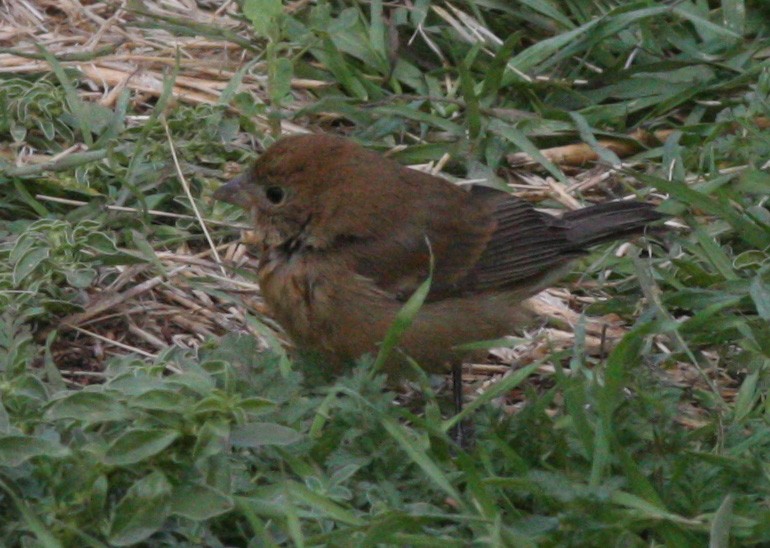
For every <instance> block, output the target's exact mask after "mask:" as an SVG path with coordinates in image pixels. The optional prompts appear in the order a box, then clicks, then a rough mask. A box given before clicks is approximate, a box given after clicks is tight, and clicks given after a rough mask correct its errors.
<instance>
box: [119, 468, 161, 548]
mask: <svg viewBox="0 0 770 548" xmlns="http://www.w3.org/2000/svg"><path fill="white" fill-rule="evenodd" d="M170 496H171V484H170V483H169V482H168V480H167V479H166V477H165V476H164V475H163V474H161V473H160V472H153V473H151V474H150V475H149V476H147V477H145V478H142V479H141V480H140V481H138V482H136V483H135V484H134V485H133V486H132V487H131V488H130V489H129V490H128V492H127V493H126V496H125V497H123V500H121V501H120V503H119V504H118V505H117V507H116V508H115V514H114V517H113V519H112V527H111V528H110V543H111V544H112V545H115V546H130V545H132V544H136V543H139V542H142V541H143V540H145V539H147V538H148V537H149V536H150V535H152V534H153V533H155V532H156V531H157V530H158V529H160V528H161V527H162V526H163V523H164V522H165V521H166V518H167V517H168V515H169V513H170V504H169V499H170Z"/></svg>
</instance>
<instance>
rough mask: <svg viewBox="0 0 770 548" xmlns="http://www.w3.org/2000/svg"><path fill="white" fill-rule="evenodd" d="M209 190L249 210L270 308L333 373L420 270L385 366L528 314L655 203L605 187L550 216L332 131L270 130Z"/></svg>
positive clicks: (430, 361) (421, 360) (377, 337)
mask: <svg viewBox="0 0 770 548" xmlns="http://www.w3.org/2000/svg"><path fill="white" fill-rule="evenodd" d="M213 197H214V199H216V200H220V201H224V202H227V203H230V204H235V205H237V206H240V207H242V208H243V209H244V210H246V211H247V212H248V213H249V214H250V215H251V221H252V223H253V226H254V235H253V238H252V240H253V241H255V242H256V244H257V247H258V253H259V263H258V267H257V277H258V281H259V285H260V289H261V292H262V295H263V298H264V300H265V303H266V304H267V307H268V309H269V312H270V313H271V315H272V316H273V318H274V319H275V320H276V321H277V322H278V323H279V324H280V325H281V326H282V327H283V329H284V330H285V331H286V333H287V334H288V336H289V337H290V338H291V339H292V341H293V342H294V343H295V345H296V346H297V347H298V348H299V350H300V351H301V352H303V353H305V354H306V355H309V356H313V357H314V358H315V359H317V360H318V361H319V363H321V364H323V367H325V368H327V369H328V370H329V372H330V373H339V372H342V371H344V370H345V368H346V367H348V366H349V365H350V364H352V363H354V362H355V361H356V360H357V359H358V358H360V357H362V356H364V355H367V354H369V355H373V354H376V353H377V351H378V349H379V348H380V345H381V342H382V341H383V339H384V338H385V335H386V333H387V332H388V330H389V329H390V327H391V326H392V324H393V322H394V319H395V318H396V314H397V313H398V312H399V310H401V309H402V307H403V306H404V303H405V302H406V301H407V300H408V299H409V298H410V296H411V295H412V294H413V293H414V292H415V291H416V290H417V288H418V287H420V286H421V284H423V283H424V282H425V281H426V280H427V279H428V278H429V277H430V282H429V283H430V286H429V290H428V292H427V295H426V296H425V299H424V302H423V303H422V306H421V307H420V308H419V310H418V311H417V313H416V314H415V315H414V317H413V318H412V321H411V324H410V325H409V327H408V328H407V329H406V330H405V331H404V332H403V333H402V334H401V336H400V339H399V340H398V343H397V348H396V351H394V352H391V353H390V355H389V357H388V358H387V360H386V361H385V363H384V370H385V372H386V373H387V374H388V375H389V376H390V377H393V378H396V379H399V378H401V377H404V376H407V377H408V376H409V371H410V370H411V369H412V366H411V365H409V358H411V360H413V361H414V362H416V363H417V364H418V365H419V366H420V367H421V368H422V369H423V370H425V371H426V372H428V373H446V372H449V371H450V370H452V367H453V365H452V364H457V363H458V362H461V361H462V360H463V359H466V358H467V357H468V351H467V350H465V349H464V348H463V345H465V346H466V347H467V343H471V342H474V341H484V340H492V339H498V338H500V337H503V336H506V335H510V334H512V333H513V332H514V331H515V329H516V328H517V327H520V326H521V325H523V324H526V323H527V322H528V321H529V320H530V317H531V313H530V312H529V311H528V310H527V309H526V306H525V304H524V303H525V301H526V300H527V299H528V298H530V297H532V296H533V295H535V294H536V293H538V292H540V291H541V290H543V289H545V288H547V287H549V286H550V285H552V284H554V283H555V282H556V281H558V280H559V278H561V277H563V276H564V275H565V274H567V273H568V272H569V270H570V263H571V262H572V261H573V260H574V259H576V258H578V257H581V256H584V255H585V254H586V253H587V252H588V250H589V248H591V247H592V246H594V245H597V244H601V243H604V242H609V241H613V240H618V239H623V238H628V237H632V236H635V235H639V234H641V233H643V232H644V231H645V230H646V229H647V228H648V227H649V226H650V225H651V224H653V223H655V222H656V221H659V220H661V219H662V218H663V215H662V214H661V213H659V212H658V211H656V208H655V206H654V205H652V204H648V203H645V202H640V201H622V200H618V201H609V202H605V203H600V204H597V205H592V206H589V207H585V208H582V209H578V210H575V211H568V212H566V213H564V214H562V215H560V216H555V215H551V214H548V213H545V212H541V211H539V210H537V209H536V208H534V207H533V206H532V205H531V203H529V202H527V201H526V200H522V199H520V198H517V197H515V196H513V195H512V194H510V193H508V192H505V191H501V190H497V189H493V188H490V187H486V186H480V185H473V186H471V188H463V187H461V186H459V185H456V184H454V183H451V182H449V181H448V180H446V179H444V178H441V177H438V176H434V175H430V174H428V173H424V172H420V171H417V170H414V169H411V168H409V167H406V166H403V165H401V164H400V163H398V162H397V161H395V160H393V159H390V158H387V157H385V156H382V155H381V154H379V153H377V152H374V151H371V150H368V149H367V148H365V147H363V146H361V145H359V144H357V143H356V142H355V141H353V140H351V139H349V138H346V137H341V136H336V135H331V134H302V135H291V136H287V137H283V138H280V139H278V140H277V141H276V142H275V143H274V144H272V146H270V147H269V148H268V149H267V150H265V152H264V153H263V154H262V155H261V156H260V157H259V158H258V159H257V160H256V161H255V162H254V163H252V164H251V165H250V166H249V167H248V168H246V169H245V170H244V171H243V172H242V173H241V174H240V175H239V176H237V177H236V178H234V179H233V180H231V181H229V182H227V183H225V184H224V185H223V186H220V187H219V188H218V189H217V190H216V191H215V192H214V195H213Z"/></svg>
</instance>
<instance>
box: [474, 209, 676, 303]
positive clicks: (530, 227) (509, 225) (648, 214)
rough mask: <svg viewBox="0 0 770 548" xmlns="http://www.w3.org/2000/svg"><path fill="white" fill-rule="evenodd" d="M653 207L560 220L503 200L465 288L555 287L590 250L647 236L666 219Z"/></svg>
mask: <svg viewBox="0 0 770 548" xmlns="http://www.w3.org/2000/svg"><path fill="white" fill-rule="evenodd" d="M661 217H662V215H661V214H659V213H658V212H656V211H655V208H654V206H653V205H651V204H647V203H643V202H635V201H616V202H607V203H603V204H599V205H595V206H590V207H586V208H583V209H579V210H576V211H570V212H567V213H565V214H564V215H562V216H561V217H555V216H553V215H548V214H546V213H541V212H539V211H537V210H535V209H534V208H533V207H532V206H531V205H530V204H529V203H528V202H525V201H523V200H520V199H518V198H516V197H514V196H510V195H509V196H506V197H504V198H498V201H497V207H496V208H495V212H494V219H495V229H494V231H493V232H492V236H491V238H490V239H489V242H488V243H487V245H486V247H485V249H484V251H483V253H482V254H481V256H480V257H479V260H478V262H477V263H476V264H475V266H474V267H473V269H472V270H471V271H470V273H469V274H468V277H467V278H466V280H465V283H464V284H463V288H464V289H465V290H466V291H470V292H481V291H489V290H505V291H517V290H521V293H522V295H523V296H524V295H527V294H528V295H532V294H534V293H536V292H537V291H540V290H541V289H543V288H545V287H547V286H548V285H549V284H550V283H553V282H554V281H555V280H556V279H558V278H559V277H560V276H561V275H563V274H564V269H565V268H566V266H567V263H569V261H570V260H572V259H574V258H576V257H579V256H581V255H583V254H585V253H586V252H587V251H588V248H589V247H591V246H593V245H596V244H600V243H603V242H608V241H613V240H617V239H620V238H623V237H627V236H632V235H635V234H639V233H641V232H643V231H644V230H645V229H646V228H647V226H648V224H649V223H652V222H654V221H657V220H659V219H661Z"/></svg>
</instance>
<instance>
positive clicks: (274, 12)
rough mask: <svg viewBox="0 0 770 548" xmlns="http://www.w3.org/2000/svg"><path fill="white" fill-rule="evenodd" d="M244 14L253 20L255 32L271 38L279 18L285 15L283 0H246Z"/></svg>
mask: <svg viewBox="0 0 770 548" xmlns="http://www.w3.org/2000/svg"><path fill="white" fill-rule="evenodd" d="M242 11H243V15H245V16H246V18H247V19H248V20H249V21H251V24H252V26H253V27H254V32H256V33H257V35H259V36H261V37H262V38H269V37H270V36H271V35H272V30H273V28H274V27H275V25H276V24H277V20H278V19H279V18H280V17H281V16H282V15H283V4H282V3H281V0H245V1H244V2H243V8H242Z"/></svg>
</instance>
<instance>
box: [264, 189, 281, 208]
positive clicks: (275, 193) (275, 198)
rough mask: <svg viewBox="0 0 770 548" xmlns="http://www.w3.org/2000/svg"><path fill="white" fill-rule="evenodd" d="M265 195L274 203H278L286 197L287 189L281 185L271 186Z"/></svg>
mask: <svg viewBox="0 0 770 548" xmlns="http://www.w3.org/2000/svg"><path fill="white" fill-rule="evenodd" d="M265 197H266V198H267V200H268V201H269V202H270V203H271V204H274V205H278V204H280V203H281V202H283V201H284V199H285V198H286V191H285V190H284V189H283V188H281V187H280V186H269V187H267V188H266V189H265Z"/></svg>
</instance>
